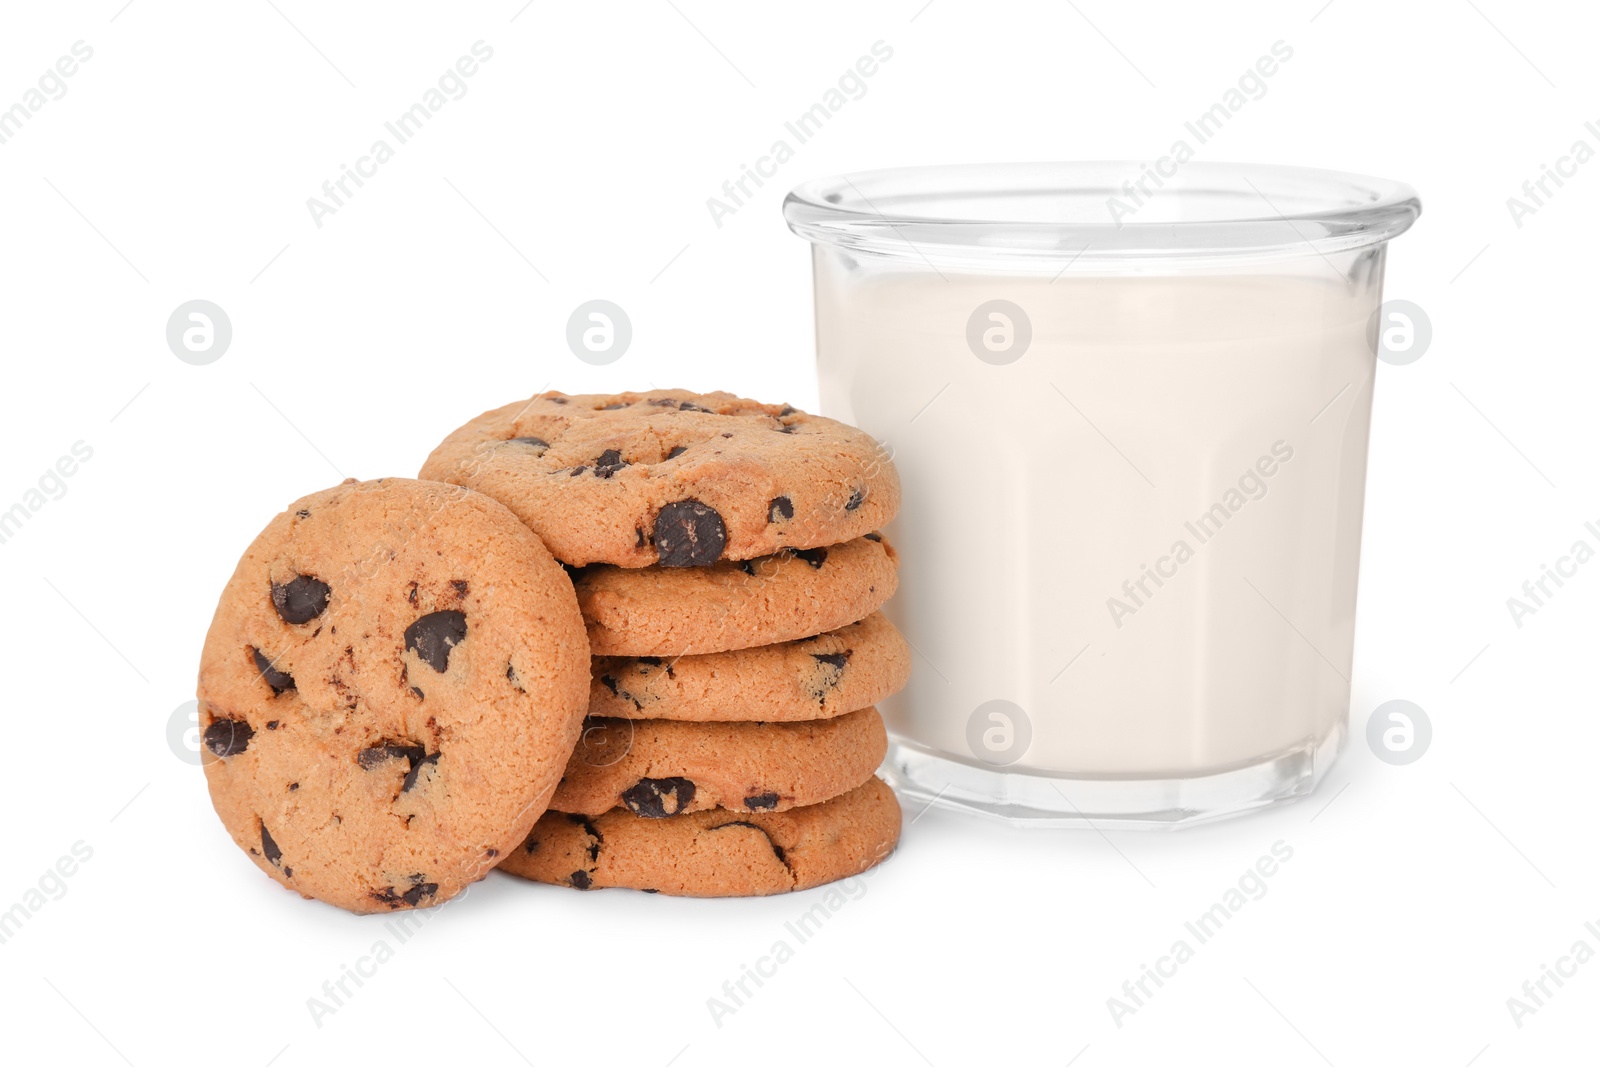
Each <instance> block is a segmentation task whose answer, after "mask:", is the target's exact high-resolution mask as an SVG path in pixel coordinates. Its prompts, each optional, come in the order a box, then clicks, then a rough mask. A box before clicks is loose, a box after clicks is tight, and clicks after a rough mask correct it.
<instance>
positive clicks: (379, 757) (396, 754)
mask: <svg viewBox="0 0 1600 1067" xmlns="http://www.w3.org/2000/svg"><path fill="white" fill-rule="evenodd" d="M425 755H427V750H426V749H425V748H423V747H422V746H421V745H408V744H406V743H404V742H402V741H379V742H378V743H377V744H375V745H370V746H368V747H367V748H364V749H362V750H361V751H360V752H358V753H357V754H356V762H357V763H358V764H360V765H361V769H362V770H364V771H370V770H372V768H374V767H376V766H378V765H379V764H380V763H383V762H385V761H387V760H392V759H404V760H408V761H410V763H411V765H412V766H415V765H416V764H417V761H419V760H421V759H422V758H423V757H424V756H425Z"/></svg>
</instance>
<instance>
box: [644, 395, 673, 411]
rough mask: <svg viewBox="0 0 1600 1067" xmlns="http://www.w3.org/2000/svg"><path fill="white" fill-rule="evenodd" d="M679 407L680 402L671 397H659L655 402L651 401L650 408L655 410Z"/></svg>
mask: <svg viewBox="0 0 1600 1067" xmlns="http://www.w3.org/2000/svg"><path fill="white" fill-rule="evenodd" d="M677 405H678V402H677V401H676V400H674V399H672V397H670V396H658V397H656V398H655V399H654V400H652V401H650V406H651V407H654V408H670V407H676V406H677Z"/></svg>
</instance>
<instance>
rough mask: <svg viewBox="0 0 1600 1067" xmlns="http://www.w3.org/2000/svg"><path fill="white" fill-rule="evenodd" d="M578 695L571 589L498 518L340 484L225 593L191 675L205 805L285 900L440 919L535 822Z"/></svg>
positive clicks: (447, 497)
mask: <svg viewBox="0 0 1600 1067" xmlns="http://www.w3.org/2000/svg"><path fill="white" fill-rule="evenodd" d="M588 682H589V658H588V643H587V641H586V640H585V638H584V632H583V621H582V618H581V616H580V615H579V614H578V605H577V600H576V598H575V597H574V596H573V592H572V585H571V583H570V582H569V581H568V579H567V576H566V573H565V572H564V571H563V570H562V569H561V566H560V564H558V563H557V562H556V561H555V560H554V559H553V558H552V557H551V555H550V553H549V552H548V551H546V550H545V547H544V546H543V545H542V544H540V543H539V539H538V538H537V537H536V536H535V535H534V534H533V532H532V531H530V530H529V529H528V528H527V527H526V526H524V525H523V524H522V523H521V522H519V521H517V517H516V516H515V515H513V514H512V513H511V512H510V511H508V510H507V509H506V508H505V507H503V506H502V505H500V504H498V503H496V502H495V501H494V500H491V499H490V498H489V497H486V496H483V495H482V494H480V493H475V492H472V491H471V490H467V489H462V488H460V487H458V486H453V485H444V484H441V483H438V482H416V481H409V480H406V479H396V478H388V479H383V480H381V481H374V482H356V481H354V480H353V479H352V480H350V481H347V482H346V483H344V484H343V485H340V486H336V487H335V488H333V489H327V490H324V491H323V492H320V493H313V494H312V495H310V496H308V497H305V498H303V499H301V500H298V501H296V502H295V503H293V504H291V505H289V508H288V510H287V511H285V512H284V513H283V514H281V515H279V516H278V517H277V518H275V519H273V520H272V522H270V523H269V524H268V525H267V528H266V529H265V530H263V531H262V533H261V535H260V536H258V537H257V538H256V539H255V541H254V542H253V543H252V544H251V545H250V547H249V548H248V549H246V551H245V553H244V556H243V558H242V559H240V561H239V564H238V567H237V569H236V570H235V571H234V573H233V577H232V579H230V580H229V582H228V584H227V587H226V588H225V589H224V590H223V593H222V598H221V600H220V602H219V603H218V604H217V611H216V615H215V617H214V618H213V619H212V622H211V629H210V631H209V632H208V633H207V635H206V643H205V649H204V651H203V653H202V654H201V663H200V683H199V700H200V726H201V729H202V731H203V735H202V740H203V745H202V753H201V754H202V757H203V759H204V761H205V773H206V781H207V784H208V785H209V787H210V790H211V800H212V803H213V804H214V805H215V807H216V809H217V814H218V815H220V816H221V817H222V822H223V824H224V825H225V826H226V827H227V828H228V832H229V833H230V834H231V835H232V836H233V839H234V841H235V842H236V843H237V844H238V845H239V847H240V848H242V849H244V850H245V852H247V853H248V854H249V855H250V857H251V859H252V860H253V861H254V862H255V864H256V866H258V867H260V868H261V869H262V870H263V871H265V872H266V873H267V874H268V875H270V876H271V877H272V878H273V879H275V880H276V881H278V882H279V883H280V884H282V885H284V886H287V887H288V888H290V889H294V890H296V891H298V892H300V893H301V894H303V895H304V896H307V897H315V898H317V899H319V900H325V901H327V902H328V903H330V904H336V905H338V906H339V907H341V908H347V909H349V910H350V911H357V912H372V911H386V910H390V909H395V908H405V907H426V906H428V905H431V904H438V903H441V902H442V901H445V900H448V899H450V897H452V896H454V895H455V894H456V893H458V892H459V891H460V890H461V889H462V888H463V887H464V886H466V885H467V884H468V883H470V882H473V881H475V880H477V879H479V878H481V877H483V875H484V874H485V873H486V872H487V871H488V870H489V868H491V867H493V866H494V865H495V864H496V863H497V862H498V858H499V857H500V856H502V855H504V854H505V853H506V852H508V851H509V850H510V849H512V848H514V847H518V846H519V843H520V842H521V841H522V839H523V838H524V837H525V836H526V835H527V832H528V827H530V826H532V825H533V822H534V820H535V819H537V818H538V817H539V815H540V813H541V812H543V811H544V809H545V805H546V803H547V802H548V801H549V799H550V796H551V794H552V793H553V792H554V790H555V786H556V782H557V781H558V780H559V778H560V775H561V771H562V768H563V767H564V766H565V764H566V761H567V759H568V757H569V755H570V753H571V750H572V746H573V744H574V743H575V742H576V741H577V739H578V733H579V729H580V727H581V725H582V722H583V714H584V708H585V705H586V703H587V698H588Z"/></svg>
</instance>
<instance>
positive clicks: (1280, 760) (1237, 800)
mask: <svg viewBox="0 0 1600 1067" xmlns="http://www.w3.org/2000/svg"><path fill="white" fill-rule="evenodd" d="M1345 732H1346V726H1345V721H1344V720H1343V719H1341V720H1340V721H1339V724H1338V725H1337V726H1336V727H1335V728H1334V729H1333V730H1332V731H1331V732H1330V733H1329V734H1328V736H1327V737H1324V738H1323V739H1322V740H1320V741H1310V742H1307V743H1306V744H1304V745H1301V746H1298V747H1296V748H1292V749H1289V750H1287V751H1284V752H1278V753H1275V754H1274V755H1271V756H1267V757H1265V758H1263V759H1261V760H1259V761H1257V762H1255V763H1251V764H1246V765H1245V766H1242V767H1235V768H1233V769H1231V770H1227V771H1221V772H1218V773H1216V774H1207V775H1201V776H1198V777H1194V778H1085V777H1081V776H1074V775H1065V774H1061V775H1056V774H1049V773H1048V772H1039V771H1032V770H1012V769H1007V768H1003V767H986V766H982V765H980V764H975V763H968V762H965V761H962V760H956V759H952V758H950V757H949V756H947V755H944V754H942V753H938V752H934V751H933V750H931V749H928V748H924V747H922V746H921V745H918V744H915V743H914V742H911V741H907V740H906V739H905V738H903V737H894V736H891V737H890V739H889V754H888V756H887V757H885V759H884V764H883V770H882V773H883V775H884V777H885V778H886V779H887V780H888V781H889V784H891V785H893V786H894V787H895V789H896V790H897V791H898V792H899V793H900V795H901V796H902V797H904V798H906V799H907V800H909V801H911V802H912V803H913V804H915V803H917V802H919V801H920V802H921V803H924V804H937V805H938V806H939V807H941V808H951V809H954V810H956V811H965V812H971V813H975V814H978V815H987V816H990V817H993V818H999V819H1003V820H1005V821H1007V822H1009V823H1012V824H1014V825H1018V826H1075V827H1090V826H1109V827H1111V828H1114V829H1118V830H1177V829H1181V828H1183V827H1187V826H1195V825H1198V824H1200V823H1207V822H1215V821H1216V820H1218V819H1226V818H1229V817H1231V816H1234V815H1242V814H1244V813H1245V812H1249V811H1255V810H1257V809H1260V808H1265V807H1270V806H1272V805H1274V804H1282V803H1285V802H1288V801H1293V800H1298V799H1300V798H1301V797H1304V796H1308V795H1310V793H1311V792H1312V790H1314V789H1316V787H1317V783H1318V782H1320V781H1322V779H1323V776H1325V775H1326V774H1327V773H1328V769H1329V768H1330V767H1332V766H1333V763H1334V761H1335V760H1336V759H1337V758H1338V757H1339V753H1340V752H1341V751H1342V750H1343V749H1344V740H1345Z"/></svg>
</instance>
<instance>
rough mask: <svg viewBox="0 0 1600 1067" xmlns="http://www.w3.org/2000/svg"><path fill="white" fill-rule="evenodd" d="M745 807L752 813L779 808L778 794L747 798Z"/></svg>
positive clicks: (761, 794) (757, 795)
mask: <svg viewBox="0 0 1600 1067" xmlns="http://www.w3.org/2000/svg"><path fill="white" fill-rule="evenodd" d="M744 806H745V807H747V808H749V809H750V810H751V811H766V810H768V809H769V808H775V807H777V806H778V794H776V793H757V794H756V795H755V796H753V797H745V798H744Z"/></svg>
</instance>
